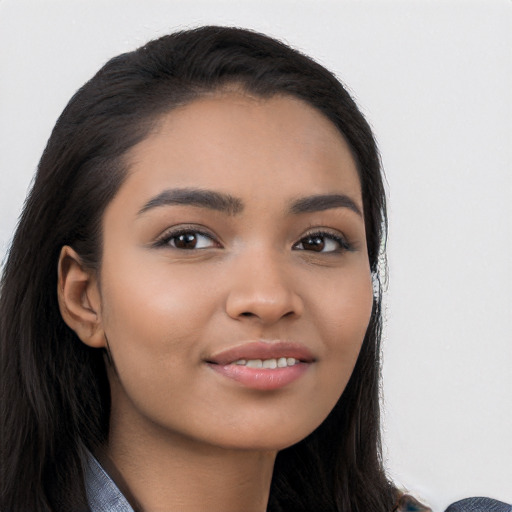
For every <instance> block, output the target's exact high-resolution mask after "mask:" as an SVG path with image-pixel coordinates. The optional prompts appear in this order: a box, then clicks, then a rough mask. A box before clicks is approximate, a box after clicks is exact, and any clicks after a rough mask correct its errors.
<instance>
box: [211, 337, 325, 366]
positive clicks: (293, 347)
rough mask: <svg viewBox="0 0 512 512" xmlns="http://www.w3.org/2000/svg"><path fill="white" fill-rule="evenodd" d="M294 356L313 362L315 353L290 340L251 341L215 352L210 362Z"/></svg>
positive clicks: (219, 362)
mask: <svg viewBox="0 0 512 512" xmlns="http://www.w3.org/2000/svg"><path fill="white" fill-rule="evenodd" d="M280 357H293V358H295V359H298V360H299V361H300V362H301V363H313V362H314V361H315V358H314V356H313V353H312V352H311V351H310V350H309V349H308V348H307V347H306V346H304V345H302V344H301V343H294V342H289V341H251V342H248V343H243V344H241V345H237V346H235V347H231V348H228V349H225V350H222V351H220V352H217V353H214V354H213V355H212V356H211V357H209V358H208V360H207V362H208V363H213V364H217V365H222V366H223V365H227V364H230V363H234V362H235V361H238V360H239V359H262V360H264V359H279V358H280Z"/></svg>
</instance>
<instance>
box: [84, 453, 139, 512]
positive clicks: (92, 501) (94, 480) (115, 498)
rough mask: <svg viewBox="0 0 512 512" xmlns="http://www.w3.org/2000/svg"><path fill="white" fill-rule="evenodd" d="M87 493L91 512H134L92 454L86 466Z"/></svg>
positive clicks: (89, 455)
mask: <svg viewBox="0 0 512 512" xmlns="http://www.w3.org/2000/svg"><path fill="white" fill-rule="evenodd" d="M84 466H85V467H84V470H85V491H86V493H87V502H88V504H89V508H90V510H91V512H134V510H133V508H132V507H131V506H130V504H129V503H128V501H127V499H126V498H125V497H124V496H123V494H122V493H121V491H120V490H119V489H118V488H117V485H116V484H115V483H114V482H113V480H112V479H111V478H110V477H109V476H108V475H107V473H106V472H105V470H104V469H103V468H102V467H101V464H100V463H99V462H98V461H97V460H96V458H95V457H94V456H93V455H92V454H90V453H89V454H88V458H87V460H86V462H85V465H84Z"/></svg>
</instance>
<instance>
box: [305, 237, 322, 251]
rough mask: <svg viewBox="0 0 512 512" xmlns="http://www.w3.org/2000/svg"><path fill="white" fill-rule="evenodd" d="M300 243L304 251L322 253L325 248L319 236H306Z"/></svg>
mask: <svg viewBox="0 0 512 512" xmlns="http://www.w3.org/2000/svg"><path fill="white" fill-rule="evenodd" d="M301 243H302V248H303V249H304V250H305V251H316V252H322V251H323V250H324V248H325V240H324V238H323V237H321V236H308V237H307V238H303V239H302V242H301Z"/></svg>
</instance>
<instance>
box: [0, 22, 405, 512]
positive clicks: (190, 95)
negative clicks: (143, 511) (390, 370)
mask: <svg viewBox="0 0 512 512" xmlns="http://www.w3.org/2000/svg"><path fill="white" fill-rule="evenodd" d="M231 86H236V87H238V88H240V89H241V90H243V91H245V92H247V93H249V94H251V95H254V96H257V97H261V98H269V97H272V96H273V95H291V96H293V97H296V98H299V99H301V100H303V101H305V102H306V103H308V104H309V105H312V106H313V107H314V108H316V109H318V111H320V112H322V113H323V114H324V115H325V116H326V117H327V118H328V119H329V120H330V121H331V122H332V123H333V124H334V125H335V126H336V127H337V128H338V130H339V132H340V133H341V134H342V136H343V137H344V138H345V140H346V141H347V143H348V144H349V147H350V149H351V151H352V154H353V157H354V160H355V162H356V165H357V170H358V173H359V178H360V182H361V189H362V198H363V207H364V219H365V227H366V237H367V246H368V257H369V262H370V268H371V271H372V273H373V277H374V282H375V283H377V284H378V283H379V282H380V278H379V272H380V271H381V270H382V265H381V262H382V257H383V252H384V246H385V236H386V205H385V194H384V186H383V178H382V171H381V165H380V158H379V154H378V150H377V146H376V143H375V140H374V137H373V134H372V131H371V129H370V127H369V125H368V123H367V122H366V120H365V119H364V117H363V115H362V114H361V112H360V110H359V109H358V107H357V106H356V104H355V102H354V101H353V99H352V98H351V96H350V94H349V93H348V92H347V90H346V89H345V87H344V86H343V85H342V84H341V83H340V81H339V80H338V79H337V78H336V77H335V76H334V75H333V74H332V73H331V72H329V71H328V70H326V69H325V68H324V67H323V66H321V65H320V64H318V63H316V62H315V61H313V60H312V59H310V58H309V57H307V56H305V55H303V54H302V53H301V52H299V51H297V50H295V49H292V48H290V47H289V46H288V45H286V44H284V43H282V42H280V41H278V40H275V39H273V38H270V37H268V36H265V35H263V34H259V33H256V32H253V31H250V30H245V29H239V28H230V27H220V26H206V27H200V28H197V29H193V30H187V31H182V32H176V33H173V34H171V35H167V36H164V37H161V38H159V39H156V40H154V41H151V42H149V43H147V44H146V45H144V46H142V47H141V48H139V49H137V50H135V51H132V52H129V53H125V54H122V55H119V56H117V57H115V58H113V59H111V60H110V61H109V62H107V63H106V64H105V65H104V66H103V67H102V68H101V69H100V70H99V71H98V73H97V74H96V75H95V76H94V77H93V78H92V79H91V80H90V81H88V82H87V83H86V84H85V85H84V86H83V87H82V88H80V89H79V90H78V91H77V92H76V94H75V95H74V96H73V97H72V99H71V100H70V102H69V103H68V105H67V106H66V108H65V109H64V111H63V113H62V114H61V116H60V117H59V119H58V121H57V123H56V125H55V127H54V129H53V132H52V134H51V136H50V139H49V141H48V143H47V146H46V148H45V150H44V153H43V155H42V158H41V161H40V163H39V166H38V169H37V174H36V177H35V180H34V183H33V186H32V189H31V191H30V193H29V195H28V197H27V200H26V202H25V205H24V208H23V212H22V214H21V216H20V219H19V223H18V226H17V230H16V232H15V235H14V238H13V242H12V245H11V248H10V250H9V252H8V255H7V258H6V262H5V267H4V272H3V276H2V281H1V291H0V293H1V295H0V346H1V388H0V389H1V398H2V411H1V414H0V422H1V429H2V430H1V464H0V468H1V469H0V471H1V474H0V490H1V495H0V496H1V501H0V510H2V511H5V512H49V511H52V512H70V511H81V510H84V511H86V510H87V504H86V498H85V490H84V483H83V467H82V464H83V460H84V455H85V453H86V450H91V451H94V450H95V449H96V448H97V447H98V446H100V445H102V444H104V443H107V442H108V424H109V414H110V390H109V383H108V379H107V376H106V369H105V362H104V357H103V352H102V350H101V349H95V348H90V347H88V346H86V345H85V344H84V343H82V342H80V340H79V339H78V337H77V336H76V334H75V333H74V332H73V331H72V330H71V329H70V328H69V327H68V326H67V325H66V324H65V323H64V321H63V320H62V317H61V314H60V311H59V305H58V300H57V262H58V258H59V253H60V250H61V248H62V246H64V245H70V246H71V247H73V249H74V250H75V251H76V252H77V253H78V254H79V256H80V257H81V259H82V261H83V263H84V264H85V265H86V266H87V267H88V268H90V269H92V270H98V271H99V269H100V267H101V254H102V230H101V226H102V217H103V213H104V211H105V208H106V206H107V205H108V203H109V202H110V201H111V200H112V198H113V197H114V196H115V194H116V192H117V191H118V190H119V187H120V186H121V185H122V183H123V180H124V178H125V176H126V172H127V163H126V159H125V157H126V154H127V152H128V150H129V149H130V148H132V147H133V146H134V145H135V144H137V143H138V142H140V141H141V140H143V139H144V138H145V137H146V136H147V134H148V132H149V131H150V130H151V128H152V126H154V124H155V123H156V122H157V121H158V120H159V118H160V117H161V116H162V115H163V114H165V113H168V112H170V111H172V110H173V109H174V108H176V107H177V106H180V105H185V104H187V103H189V102H191V101H193V100H194V99H196V98H199V97H201V96H202V95H205V94H211V93H215V91H220V90H222V89H223V88H226V87H231ZM380 338H381V292H380V287H379V286H376V287H375V293H374V303H373V311H372V315H371V320H370V324H369V326H368V330H367V332H366V336H365V338H364V342H363V345H362V349H361V352H360V355H359V358H358V360H357V363H356V366H355V369H354V371H353V374H352V376H351V378H350V381H349V383H348V385H347V387H346V389H345V391H344V392H343V394H342V396H341V398H340V399H339V401H338V403H337V404H336V406H335V407H334V409H333V411H332V412H331V413H330V415H329V416H328V417H327V419H326V420H325V421H324V422H323V423H322V425H320V427H318V428H317V429H316V430H315V431H314V432H313V433H312V434H310V435H309V436H308V437H307V438H306V439H304V440H303V441H301V442H299V443H298V444H296V445H294V446H292V447H290V448H287V449H285V450H283V451H281V452H280V453H279V454H278V456H277V459H276V464H275V470H274V475H273V479H272V485H271V492H270V498H269V504H268V510H269V511H272V512H281V511H286V512H288V511H289V512H292V511H293V512H301V511H304V512H305V511H323V512H327V511H343V512H356V511H358V512H368V511H391V510H392V509H393V506H394V503H395V502H396V498H397V492H396V489H395V488H394V486H393V485H392V484H391V483H390V481H389V480H388V478H387V477H386V474H385V471H384V468H383V463H382V457H381V446H380V423H379V379H380Z"/></svg>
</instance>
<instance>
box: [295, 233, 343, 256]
mask: <svg viewBox="0 0 512 512" xmlns="http://www.w3.org/2000/svg"><path fill="white" fill-rule="evenodd" d="M293 249H294V250H300V251H312V252H322V253H333V252H338V253H339V252H343V251H345V250H351V246H350V245H349V244H348V243H347V242H346V240H344V239H343V238H342V237H341V236H338V235H335V234H333V233H312V234H311V235H307V236H305V237H304V238H301V239H300V240H299V241H298V242H297V243H296V244H295V245H294V246H293Z"/></svg>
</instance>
